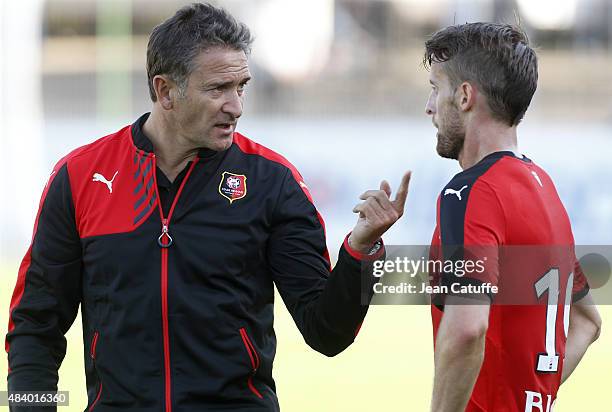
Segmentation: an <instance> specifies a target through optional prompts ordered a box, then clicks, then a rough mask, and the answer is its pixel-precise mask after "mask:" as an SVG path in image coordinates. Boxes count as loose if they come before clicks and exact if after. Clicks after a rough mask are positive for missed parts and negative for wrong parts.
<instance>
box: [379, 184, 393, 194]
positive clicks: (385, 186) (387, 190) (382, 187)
mask: <svg viewBox="0 0 612 412" xmlns="http://www.w3.org/2000/svg"><path fill="white" fill-rule="evenodd" d="M380 190H382V191H384V192H385V193H386V194H387V196H389V197H391V185H390V184H389V182H387V181H386V180H383V181H382V182H380Z"/></svg>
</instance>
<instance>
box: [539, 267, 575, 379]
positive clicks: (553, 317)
mask: <svg viewBox="0 0 612 412" xmlns="http://www.w3.org/2000/svg"><path fill="white" fill-rule="evenodd" d="M559 278H560V276H559V269H556V268H555V269H551V270H549V271H548V272H546V274H545V275H544V276H542V277H541V278H540V280H538V281H537V282H536V284H535V290H536V295H537V297H538V299H540V297H541V296H542V295H543V294H544V292H546V291H548V306H547V309H546V353H539V354H538V356H537V358H536V371H538V372H545V373H556V372H558V371H559V355H558V354H557V351H556V336H557V333H556V332H557V312H558V307H559V306H558V302H559ZM573 284H574V274H573V273H570V275H569V277H568V279H567V287H566V288H565V307H564V308H563V330H564V332H565V337H566V338H567V331H568V328H569V315H570V304H571V302H572V286H573Z"/></svg>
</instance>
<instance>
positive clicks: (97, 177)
mask: <svg viewBox="0 0 612 412" xmlns="http://www.w3.org/2000/svg"><path fill="white" fill-rule="evenodd" d="M117 173H119V170H117V171H116V172H115V174H114V175H113V178H112V179H111V180H108V179H107V178H105V177H104V176H102V175H101V174H100V173H94V175H93V181H94V182H101V183H104V184H105V185H106V187H108V191H109V192H110V193H113V181H114V180H115V177H117Z"/></svg>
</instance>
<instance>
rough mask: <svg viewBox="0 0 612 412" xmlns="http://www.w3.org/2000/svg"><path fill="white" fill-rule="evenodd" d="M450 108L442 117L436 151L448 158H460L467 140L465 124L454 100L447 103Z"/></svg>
mask: <svg viewBox="0 0 612 412" xmlns="http://www.w3.org/2000/svg"><path fill="white" fill-rule="evenodd" d="M447 107H448V110H447V111H446V113H445V114H444V115H443V116H442V118H441V119H440V120H441V121H440V127H439V129H438V144H437V145H436V151H437V152H438V154H439V155H440V156H442V157H445V158H447V159H454V160H458V159H459V153H461V149H463V142H464V141H465V126H464V124H463V122H462V121H461V116H459V109H458V108H457V106H456V105H455V102H454V101H450V102H449V103H448V104H447Z"/></svg>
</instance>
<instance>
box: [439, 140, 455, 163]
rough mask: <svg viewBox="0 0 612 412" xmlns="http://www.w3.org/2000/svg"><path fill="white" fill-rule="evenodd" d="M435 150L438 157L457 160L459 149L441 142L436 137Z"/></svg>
mask: <svg viewBox="0 0 612 412" xmlns="http://www.w3.org/2000/svg"><path fill="white" fill-rule="evenodd" d="M436 152H438V155H439V156H440V157H443V158H445V159H452V160H457V159H459V151H458V150H456V149H455V148H453V147H451V146H450V145H449V144H443V143H441V142H440V138H439V137H438V144H437V145H436Z"/></svg>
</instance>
